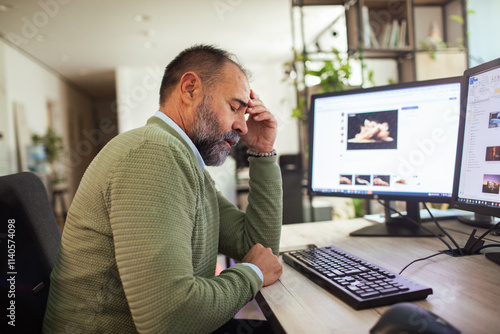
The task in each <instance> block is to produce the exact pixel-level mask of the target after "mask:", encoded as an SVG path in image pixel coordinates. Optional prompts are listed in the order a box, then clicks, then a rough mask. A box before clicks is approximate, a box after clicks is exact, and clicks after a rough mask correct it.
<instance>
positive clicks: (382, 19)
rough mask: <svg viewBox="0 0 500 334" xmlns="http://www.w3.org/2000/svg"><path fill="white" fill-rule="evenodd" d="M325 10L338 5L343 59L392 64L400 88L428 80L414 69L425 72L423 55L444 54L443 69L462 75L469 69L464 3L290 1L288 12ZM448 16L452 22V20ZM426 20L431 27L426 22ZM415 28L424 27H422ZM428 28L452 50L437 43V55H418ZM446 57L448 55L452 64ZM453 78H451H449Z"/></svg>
mask: <svg viewBox="0 0 500 334" xmlns="http://www.w3.org/2000/svg"><path fill="white" fill-rule="evenodd" d="M325 5H342V6H344V8H345V17H346V31H347V50H348V55H349V56H353V55H357V56H358V57H359V58H360V59H361V60H369V59H392V60H394V61H396V62H397V72H398V78H397V79H398V81H399V82H406V81H414V80H423V79H430V78H432V76H433V74H432V73H428V72H429V71H427V72H426V71H425V70H424V71H421V70H420V68H419V66H422V67H428V66H429V64H425V60H426V59H427V58H429V57H427V55H432V56H434V55H436V54H444V56H443V58H446V59H445V60H444V63H449V62H450V61H452V62H455V63H458V64H456V70H455V71H454V72H460V71H461V72H463V71H464V70H465V69H466V68H467V67H468V62H467V60H468V57H467V38H466V31H467V23H466V20H467V17H466V6H465V0H293V1H292V6H293V7H304V6H325ZM429 14H430V15H429ZM451 15H454V18H455V19H456V20H453V19H451V18H450V17H451ZM429 17H431V18H433V19H435V21H430V22H426V19H428V18H429ZM458 21H462V22H463V23H459V22H458ZM420 22H426V23H424V24H423V25H422V24H419V23H420ZM428 23H432V25H433V26H435V27H436V28H437V30H438V31H439V32H438V34H439V36H440V37H441V40H442V42H444V43H446V45H451V48H447V47H441V48H439V47H440V46H442V43H439V44H438V43H436V44H434V45H435V46H438V49H436V50H433V49H431V50H423V49H422V47H421V43H422V36H423V37H427V36H428V31H429V28H430V25H429V24H428ZM426 25H427V26H426ZM302 28H303V27H302ZM457 40H460V42H457ZM305 53H306V52H305V50H303V54H305ZM450 55H453V56H452V58H453V59H451V60H450V59H449V58H450ZM426 57H427V58H426ZM434 60H435V59H434ZM420 63H421V64H420ZM437 67H439V66H437ZM452 72H453V71H452ZM455 74H456V73H450V76H452V75H455ZM443 75H446V73H444V74H443V73H436V74H435V76H436V77H439V76H443Z"/></svg>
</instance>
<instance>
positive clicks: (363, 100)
mask: <svg viewBox="0 0 500 334" xmlns="http://www.w3.org/2000/svg"><path fill="white" fill-rule="evenodd" d="M460 94H461V77H453V78H446V79H438V80H430V81H419V82H412V83H404V84H396V85H389V86H383V87H375V88H369V89H355V90H348V91H342V92H335V93H325V94H317V95H313V96H312V99H311V113H310V118H309V122H310V128H309V129H310V142H309V180H308V181H309V182H308V191H309V193H310V194H311V195H320V196H344V197H359V198H379V199H388V200H401V201H407V211H409V210H410V209H409V208H408V203H409V202H411V203H417V204H418V202H421V201H425V202H450V200H451V195H452V190H453V170H454V166H455V157H456V148H457V136H458V123H459V115H460ZM417 219H419V217H417Z"/></svg>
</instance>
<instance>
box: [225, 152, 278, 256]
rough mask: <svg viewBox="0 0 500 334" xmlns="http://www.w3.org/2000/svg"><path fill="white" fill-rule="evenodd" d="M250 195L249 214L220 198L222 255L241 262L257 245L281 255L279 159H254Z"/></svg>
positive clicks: (251, 160) (251, 162)
mask: <svg viewBox="0 0 500 334" xmlns="http://www.w3.org/2000/svg"><path fill="white" fill-rule="evenodd" d="M249 161H250V181H249V185H250V191H249V194H248V206H247V209H246V212H245V213H243V212H241V211H239V210H238V209H237V208H236V207H235V206H234V205H233V204H232V203H231V202H229V201H228V200H227V199H225V198H223V197H222V195H220V196H219V209H220V212H221V228H220V241H219V243H220V246H219V251H220V253H222V254H225V255H227V256H230V257H232V258H234V259H236V260H241V259H242V258H243V257H244V256H245V255H246V254H247V253H248V251H249V250H250V248H251V247H252V246H253V245H255V244H256V243H261V244H262V245H263V246H264V247H270V248H271V249H272V250H273V253H274V254H276V255H278V253H279V242H280V237H281V224H282V216H283V212H282V210H283V195H282V183H281V171H280V168H279V166H278V164H277V162H276V161H277V158H276V156H273V157H261V158H254V157H250V158H249Z"/></svg>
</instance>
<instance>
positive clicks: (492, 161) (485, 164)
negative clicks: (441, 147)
mask: <svg viewBox="0 0 500 334" xmlns="http://www.w3.org/2000/svg"><path fill="white" fill-rule="evenodd" d="M464 77H465V78H464V79H465V80H464V83H466V84H464V87H463V94H462V96H463V101H462V110H461V119H460V132H459V144H458V153H457V164H456V170H455V178H456V181H455V191H454V193H453V203H452V205H453V207H455V208H459V209H463V210H469V211H473V212H476V213H479V214H483V215H488V216H496V217H500V59H497V60H494V61H491V62H488V63H485V64H482V65H479V66H476V67H474V68H471V69H468V70H466V71H465V73H464Z"/></svg>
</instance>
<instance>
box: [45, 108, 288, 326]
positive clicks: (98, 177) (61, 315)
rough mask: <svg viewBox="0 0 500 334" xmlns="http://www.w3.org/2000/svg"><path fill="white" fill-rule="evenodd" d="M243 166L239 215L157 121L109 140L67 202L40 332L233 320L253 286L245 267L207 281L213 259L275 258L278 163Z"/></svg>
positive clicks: (256, 162)
mask: <svg viewBox="0 0 500 334" xmlns="http://www.w3.org/2000/svg"><path fill="white" fill-rule="evenodd" d="M249 160H250V193H249V205H248V208H247V210H246V213H243V212H241V211H239V210H238V209H237V208H236V207H235V206H234V205H233V204H232V203H230V202H229V201H228V200H227V199H225V198H224V197H222V196H221V195H220V193H218V192H217V190H216V188H215V184H214V182H213V180H212V179H211V177H210V175H209V174H208V172H207V171H205V172H203V171H202V169H201V167H200V165H199V164H198V162H197V160H196V158H195V155H194V152H193V151H192V150H191V149H190V148H189V146H188V144H187V143H186V142H185V141H184V140H183V139H182V138H181V136H180V135H179V134H178V133H176V132H175V131H174V130H173V129H172V128H170V127H169V126H168V125H167V124H166V123H165V122H163V121H162V120H160V119H159V118H157V117H152V118H150V119H149V121H148V123H147V124H146V126H144V127H142V128H138V129H135V130H132V131H129V132H126V133H124V134H121V135H119V136H117V137H116V138H114V139H113V140H112V141H111V142H110V143H109V144H108V145H106V147H104V148H103V149H102V150H101V152H100V153H99V154H98V155H97V157H96V158H95V159H94V161H93V162H92V163H91V164H90V166H89V168H88V169H87V171H86V172H85V175H84V176H83V178H82V181H81V183H80V186H79V188H78V191H77V193H76V195H75V198H74V200H73V202H72V204H71V207H70V210H69V213H68V218H67V222H66V225H65V228H64V232H63V236H62V242H61V248H60V251H59V256H58V259H57V262H56V265H55V267H54V270H53V272H52V275H51V287H50V295H49V301H48V305H47V311H46V314H45V321H44V332H45V333H72V334H74V333H85V334H87V333H135V332H139V333H155V334H156V333H208V332H210V331H213V330H215V329H217V328H218V327H220V326H221V325H223V324H224V323H225V322H227V321H228V320H229V319H230V318H231V317H233V316H234V315H235V314H236V312H237V311H238V310H239V309H240V308H241V307H242V306H244V305H245V304H246V303H247V302H248V301H250V300H251V299H252V298H253V297H254V296H255V294H256V293H257V291H258V290H259V289H260V287H261V282H260V279H259V277H258V275H257V274H256V273H255V271H254V270H253V269H252V268H250V267H248V266H245V265H243V264H236V265H234V266H232V267H231V268H229V269H226V270H224V271H223V272H222V273H221V274H220V275H219V276H217V277H215V276H214V273H215V266H216V260H217V254H218V253H222V254H225V255H228V256H230V257H232V258H234V259H237V260H241V259H242V258H243V257H244V255H245V254H246V253H247V252H248V251H249V250H250V248H251V247H252V246H253V245H254V244H256V243H259V242H260V243H261V244H263V245H264V246H265V247H271V248H272V249H273V251H274V253H275V254H277V253H278V247H279V238H280V231H281V212H282V191H281V174H280V170H279V167H278V165H277V164H276V157H265V158H250V159H249Z"/></svg>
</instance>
